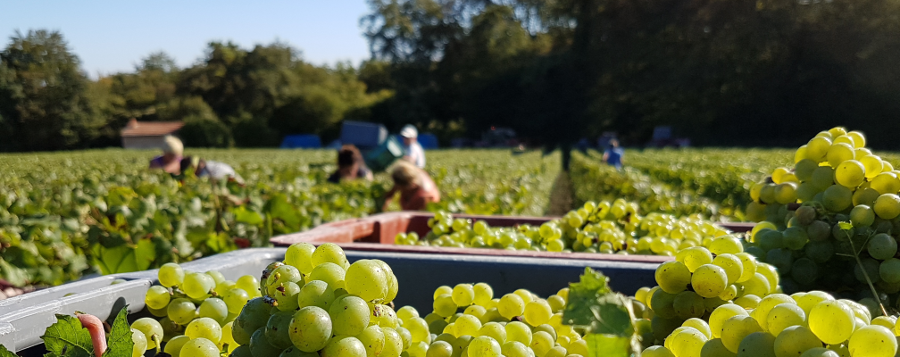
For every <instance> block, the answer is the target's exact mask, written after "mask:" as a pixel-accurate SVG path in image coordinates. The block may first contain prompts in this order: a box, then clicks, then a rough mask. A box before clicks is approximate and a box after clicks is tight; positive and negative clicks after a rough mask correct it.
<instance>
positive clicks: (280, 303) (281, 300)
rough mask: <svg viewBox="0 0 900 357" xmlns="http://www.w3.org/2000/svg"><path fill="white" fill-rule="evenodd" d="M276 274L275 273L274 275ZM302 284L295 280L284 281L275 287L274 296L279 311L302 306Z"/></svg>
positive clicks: (291, 309)
mask: <svg viewBox="0 0 900 357" xmlns="http://www.w3.org/2000/svg"><path fill="white" fill-rule="evenodd" d="M273 276H274V275H273ZM299 295H300V286H299V285H297V284H295V283H293V282H290V281H288V282H285V283H282V284H281V286H279V287H277V288H275V292H274V293H273V294H272V297H273V298H274V299H275V304H274V305H275V308H277V309H278V310H279V311H294V310H297V308H298V307H300V305H299V303H300V299H299Z"/></svg>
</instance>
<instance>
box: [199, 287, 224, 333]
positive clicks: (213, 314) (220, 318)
mask: <svg viewBox="0 0 900 357" xmlns="http://www.w3.org/2000/svg"><path fill="white" fill-rule="evenodd" d="M198 312H199V313H198V314H197V316H198V317H208V318H211V319H213V320H215V321H216V322H217V323H218V324H220V325H222V324H224V323H225V319H226V318H228V305H226V304H225V302H224V301H222V299H219V298H208V299H206V300H203V303H201V304H200V309H199V310H198ZM210 340H211V341H212V339H210ZM213 342H217V343H218V341H213Z"/></svg>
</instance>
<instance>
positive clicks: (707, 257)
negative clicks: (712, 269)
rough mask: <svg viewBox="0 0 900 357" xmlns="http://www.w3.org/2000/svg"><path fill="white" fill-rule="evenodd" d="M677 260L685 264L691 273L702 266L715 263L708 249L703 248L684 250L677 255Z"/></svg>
mask: <svg viewBox="0 0 900 357" xmlns="http://www.w3.org/2000/svg"><path fill="white" fill-rule="evenodd" d="M675 259H676V260H677V261H679V262H682V263H684V266H685V267H687V268H688V271H690V272H694V271H695V270H696V269H697V268H699V267H700V266H701V265H704V264H710V263H712V261H713V257H712V254H711V253H710V252H709V250H708V249H706V248H703V247H691V248H687V249H682V250H680V251H679V252H678V253H677V254H675Z"/></svg>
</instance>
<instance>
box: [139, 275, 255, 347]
mask: <svg viewBox="0 0 900 357" xmlns="http://www.w3.org/2000/svg"><path fill="white" fill-rule="evenodd" d="M157 278H158V280H159V283H160V285H154V286H151V287H150V289H149V290H148V291H147V295H146V297H145V299H144V302H145V303H146V305H147V309H148V310H149V311H150V313H151V314H153V315H154V316H156V317H159V318H161V319H160V320H159V321H157V320H156V319H153V318H149V317H145V318H141V319H138V320H136V321H135V322H134V323H132V325H131V327H132V330H133V331H137V332H140V333H139V334H138V333H134V334H133V335H132V336H133V339H134V340H135V341H136V343H135V349H134V356H135V357H137V356H143V355H144V351H146V350H150V349H157V348H159V347H160V346H163V345H164V348H162V350H163V351H164V352H166V353H168V354H169V355H171V356H175V357H177V356H198V357H212V356H219V355H220V352H229V351H231V350H233V349H235V348H236V347H237V343H236V342H235V341H234V339H233V338H232V337H231V336H232V333H231V331H232V327H233V320H234V319H235V318H236V317H237V316H238V314H239V313H240V312H241V309H242V308H243V306H244V304H246V303H247V302H248V301H249V300H250V299H252V298H255V297H258V296H260V293H259V282H258V281H257V279H256V278H254V277H253V276H250V275H245V276H242V277H240V278H239V279H238V280H237V281H231V280H226V279H225V277H224V276H223V275H222V274H221V273H220V272H218V271H208V272H205V273H201V272H192V271H185V270H184V269H182V268H181V267H180V266H179V265H178V264H175V263H167V264H165V265H163V266H162V267H160V269H159V272H158V275H157ZM188 351H190V352H188Z"/></svg>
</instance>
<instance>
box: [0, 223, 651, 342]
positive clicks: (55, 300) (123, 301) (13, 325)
mask: <svg viewBox="0 0 900 357" xmlns="http://www.w3.org/2000/svg"><path fill="white" fill-rule="evenodd" d="M345 224H347V223H345ZM354 227H356V226H354ZM348 229H349V228H348ZM284 253H285V248H257V249H245V250H239V251H234V252H230V253H224V254H219V255H215V256H211V257H207V258H203V259H199V260H196V261H193V262H189V263H184V264H182V267H183V268H184V269H185V270H191V271H208V270H218V271H219V272H221V273H222V274H223V275H224V276H225V277H226V278H228V279H237V278H238V277H239V276H241V275H246V274H251V275H254V276H255V275H258V274H260V273H261V272H262V270H263V269H264V268H265V267H266V265H268V264H269V263H270V262H273V261H276V260H282V259H283V258H284ZM346 254H347V258H348V259H349V260H350V262H354V261H356V260H359V259H381V260H383V261H385V262H387V263H388V264H389V265H390V266H391V268H392V270H393V271H394V275H396V276H397V279H398V282H399V284H400V290H399V294H398V295H397V299H396V300H395V301H394V302H395V304H396V306H397V308H399V307H400V306H404V305H411V306H413V307H415V308H416V309H418V310H419V311H431V309H432V299H433V293H434V290H435V289H436V288H437V287H439V286H441V285H449V286H454V285H456V284H460V283H473V282H486V283H488V284H490V285H491V286H492V287H493V289H494V294H495V296H500V295H503V294H506V293H510V292H513V291H514V290H515V289H519V288H524V289H528V290H531V291H532V292H534V293H536V294H538V295H541V296H549V295H552V294H555V293H556V292H557V291H558V290H559V289H560V288H563V287H566V286H568V284H569V283H570V282H575V281H578V277H579V275H581V274H582V273H583V272H584V269H585V267H591V268H594V269H596V270H599V271H601V272H603V274H605V275H606V276H608V277H609V278H610V286H611V287H612V288H613V289H615V290H618V291H621V292H623V293H625V294H628V295H631V294H633V293H634V292H635V291H636V290H637V289H638V288H640V287H642V286H652V285H654V284H655V282H654V275H653V273H654V269H655V267H656V265H655V264H647V263H638V262H623V261H608V260H592V261H591V260H576V259H540V258H533V257H512V256H484V255H479V256H476V255H459V254H454V255H438V254H420V253H411V252H410V253H406V252H404V253H398V252H379V251H353V250H348V251H346ZM156 274H157V270H147V271H142V272H135V273H127V274H117V275H110V276H104V277H98V278H92V279H86V280H83V281H80V282H77V283H70V284H66V285H62V286H58V287H54V288H50V289H46V290H43V291H42V294H36V295H33V294H25V295H22V296H21V297H20V298H19V299H18V301H17V305H16V306H17V307H16V309H14V311H11V309H7V310H4V312H2V313H0V344H2V345H4V346H6V347H7V348H8V349H10V350H12V351H14V352H18V353H19V354H21V355H22V356H42V355H43V353H45V352H46V351H45V350H44V347H43V344H42V342H41V339H40V336H41V335H43V334H44V331H45V330H46V328H47V327H48V326H50V325H51V324H53V323H54V322H55V321H56V317H55V314H72V313H74V312H75V311H76V310H77V311H82V312H84V313H88V314H92V315H96V316H97V317H99V318H100V319H108V320H111V319H112V318H114V317H115V314H116V313H117V312H118V311H119V309H121V308H122V307H123V306H126V305H127V306H128V312H129V314H130V315H129V320H130V321H134V320H135V319H137V318H140V317H144V316H149V315H148V313H147V312H146V310H145V309H144V297H145V296H146V293H147V290H148V289H149V288H150V286H151V285H152V284H154V283H156ZM113 279H124V280H126V282H124V283H119V284H116V285H110V283H111V282H112V280H113ZM67 295H68V296H67Z"/></svg>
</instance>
